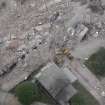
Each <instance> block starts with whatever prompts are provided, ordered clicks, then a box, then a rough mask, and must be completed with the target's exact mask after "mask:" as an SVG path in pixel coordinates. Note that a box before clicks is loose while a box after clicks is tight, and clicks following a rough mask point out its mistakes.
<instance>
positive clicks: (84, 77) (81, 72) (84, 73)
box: [70, 60, 105, 105]
mask: <svg viewBox="0 0 105 105" xmlns="http://www.w3.org/2000/svg"><path fill="white" fill-rule="evenodd" d="M70 67H71V71H72V72H73V73H74V75H75V76H76V77H77V78H78V80H79V82H80V83H81V84H82V85H83V86H84V87H85V88H86V89H87V90H88V91H89V92H90V93H91V94H92V95H93V96H94V97H95V98H96V99H97V100H98V102H99V103H100V105H105V98H104V97H103V96H102V92H103V91H105V90H104V88H103V86H102V84H101V82H100V81H99V80H98V79H97V78H96V77H95V76H94V74H92V73H91V72H90V70H88V69H87V68H86V67H85V66H83V63H82V62H81V61H80V60H74V61H73V62H72V63H71V65H70Z"/></svg>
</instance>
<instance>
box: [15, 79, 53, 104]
mask: <svg viewBox="0 0 105 105" xmlns="http://www.w3.org/2000/svg"><path fill="white" fill-rule="evenodd" d="M14 92H15V95H16V96H17V98H18V100H19V101H20V103H21V104H22V105H31V104H32V103H33V102H35V101H36V102H37V101H39V102H44V103H53V101H52V99H51V98H50V97H49V96H48V95H47V94H46V93H45V92H44V91H43V90H42V89H41V88H40V87H38V85H37V84H35V83H31V82H29V81H25V82H23V83H21V84H19V85H18V86H17V87H16V88H15V89H14Z"/></svg>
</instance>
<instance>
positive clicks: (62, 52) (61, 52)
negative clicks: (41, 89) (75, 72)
mask: <svg viewBox="0 0 105 105" xmlns="http://www.w3.org/2000/svg"><path fill="white" fill-rule="evenodd" d="M64 56H67V57H68V58H69V59H70V60H72V59H73V56H72V55H71V53H70V49H69V48H61V49H58V50H57V51H56V56H55V62H56V63H57V64H61V63H63V62H64Z"/></svg>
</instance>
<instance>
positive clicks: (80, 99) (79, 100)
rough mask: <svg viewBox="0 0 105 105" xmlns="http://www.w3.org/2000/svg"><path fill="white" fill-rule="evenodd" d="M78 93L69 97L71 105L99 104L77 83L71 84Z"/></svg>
mask: <svg viewBox="0 0 105 105" xmlns="http://www.w3.org/2000/svg"><path fill="white" fill-rule="evenodd" d="M73 86H74V87H75V89H77V91H78V93H77V94H76V95H75V96H73V97H72V98H71V104H72V105H99V104H98V102H97V101H96V100H95V99H94V97H93V96H92V95H91V94H90V93H89V92H88V91H87V90H86V89H85V88H84V87H83V86H82V85H81V84H80V83H79V82H76V83H74V84H73Z"/></svg>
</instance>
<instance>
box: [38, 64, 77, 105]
mask: <svg viewBox="0 0 105 105" xmlns="http://www.w3.org/2000/svg"><path fill="white" fill-rule="evenodd" d="M36 77H37V80H38V81H39V82H40V84H41V85H42V86H43V87H44V88H45V89H46V90H47V92H48V93H49V94H50V95H51V96H52V97H53V98H54V99H55V100H56V101H57V102H58V103H60V104H61V105H63V104H62V103H65V102H68V101H69V100H70V98H71V97H72V96H73V95H74V94H76V90H75V89H74V88H73V87H72V85H71V81H70V79H69V77H68V75H66V74H65V73H64V72H63V70H61V69H60V68H59V67H58V66H57V65H56V64H54V63H49V64H48V65H47V66H45V67H44V68H43V69H42V70H41V72H40V73H39V74H38V75H37V76H36Z"/></svg>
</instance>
